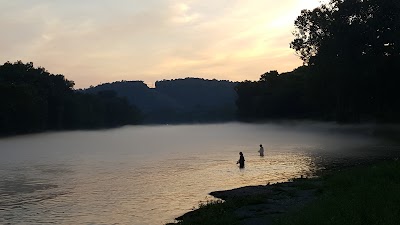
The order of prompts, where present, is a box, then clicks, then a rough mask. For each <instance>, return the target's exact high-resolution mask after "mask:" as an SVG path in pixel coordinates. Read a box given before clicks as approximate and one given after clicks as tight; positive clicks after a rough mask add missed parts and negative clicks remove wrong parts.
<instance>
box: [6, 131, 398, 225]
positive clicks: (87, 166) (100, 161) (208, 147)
mask: <svg viewBox="0 0 400 225" xmlns="http://www.w3.org/2000/svg"><path fill="white" fill-rule="evenodd" d="M371 133H372V128H371V126H368V125H363V126H358V127H350V126H348V127H338V126H336V125H332V124H300V125H295V124H284V125H277V124H262V125H252V124H240V123H229V124H213V125H180V126H168V125H165V126H130V127H123V128H119V129H112V130H102V131H74V132H59V133H45V134H38V135H27V136H20V137H13V138H3V139H0V156H1V157H0V224H138V225H154V224H164V223H166V222H171V221H173V219H174V218H175V217H177V216H179V215H181V214H183V213H185V212H187V211H189V210H190V209H192V208H193V207H195V206H197V205H198V203H199V201H202V200H206V198H209V197H208V195H207V193H209V192H211V191H216V190H224V189H231V188H236V187H241V186H245V185H259V184H266V183H268V182H270V183H274V182H281V181H287V180H288V179H291V178H295V177H300V176H301V175H306V176H311V175H313V174H314V173H315V171H318V170H321V169H324V168H328V167H334V166H335V165H341V164H346V163H354V162H356V163H357V162H367V161H371V160H376V159H381V158H392V157H396V155H398V147H396V146H395V145H390V144H387V143H385V142H383V141H381V140H378V139H376V138H373V137H372V136H371ZM259 144H263V145H264V148H265V157H263V158H260V157H259V156H258V153H257V151H258V146H259ZM239 151H242V152H243V153H244V156H245V158H246V168H245V169H243V170H239V169H238V167H237V165H236V164H235V163H236V161H237V160H238V158H239V154H238V153H239Z"/></svg>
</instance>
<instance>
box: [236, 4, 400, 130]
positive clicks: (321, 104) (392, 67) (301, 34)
mask: <svg viewBox="0 0 400 225" xmlns="http://www.w3.org/2000/svg"><path fill="white" fill-rule="evenodd" d="M295 28H296V29H295V31H294V35H295V39H294V40H293V41H292V42H291V44H290V46H291V48H293V49H294V50H296V52H297V54H298V55H299V56H300V58H301V59H302V60H303V62H304V66H302V67H299V68H297V69H295V70H294V71H292V72H289V73H282V74H278V72H276V71H270V72H268V73H265V74H263V75H261V78H260V80H259V81H258V82H250V81H245V82H242V83H240V84H239V85H238V86H237V87H236V91H237V93H238V100H237V106H238V115H239V118H240V119H242V120H253V119H276V118H282V119H283V118H296V119H304V118H309V119H321V120H335V121H338V122H362V121H377V122H399V121H400V117H399V113H400V104H399V98H400V92H399V91H398V89H399V85H400V49H399V45H400V1H398V0H331V1H330V2H329V3H327V4H323V5H321V6H320V7H318V8H315V9H313V10H303V11H302V12H301V15H300V16H299V17H298V18H297V19H296V21H295Z"/></svg>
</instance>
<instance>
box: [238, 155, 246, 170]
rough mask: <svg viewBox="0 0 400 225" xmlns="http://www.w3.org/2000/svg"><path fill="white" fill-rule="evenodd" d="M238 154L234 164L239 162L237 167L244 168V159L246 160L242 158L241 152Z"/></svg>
mask: <svg viewBox="0 0 400 225" xmlns="http://www.w3.org/2000/svg"><path fill="white" fill-rule="evenodd" d="M239 155H240V157H239V160H238V161H237V162H236V164H239V168H244V161H246V160H244V156H243V153H242V152H239Z"/></svg>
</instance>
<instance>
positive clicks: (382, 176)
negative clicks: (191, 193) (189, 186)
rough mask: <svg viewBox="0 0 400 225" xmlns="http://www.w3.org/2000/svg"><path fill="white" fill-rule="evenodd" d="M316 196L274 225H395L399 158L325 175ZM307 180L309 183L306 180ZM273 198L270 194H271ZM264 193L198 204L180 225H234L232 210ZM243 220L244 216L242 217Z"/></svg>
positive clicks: (399, 205) (398, 203)
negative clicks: (197, 207)
mask: <svg viewBox="0 0 400 225" xmlns="http://www.w3.org/2000/svg"><path fill="white" fill-rule="evenodd" d="M321 180H322V182H323V185H322V188H320V189H319V192H320V195H319V197H318V198H317V200H315V201H314V202H311V203H310V204H308V205H306V206H305V207H304V208H301V209H300V208H296V209H293V210H292V212H290V213H285V214H282V215H280V216H278V217H277V219H276V221H275V223H274V224H276V225H289V224H290V225H292V224H293V225H294V224H295V225H313V224H315V225H317V224H318V225H320V224H326V225H346V224H349V225H350V224H351V225H357V224H360V225H366V224H368V225H373V224H374V225H395V224H396V225H397V224H399V221H400V161H390V162H384V163H378V164H375V165H370V166H364V167H358V168H353V169H346V170H344V171H339V172H335V173H333V174H330V175H326V176H325V177H323V178H322V179H318V182H321ZM308 182H309V183H308ZM314 182H316V180H315V179H310V180H307V179H302V180H301V182H299V183H298V184H299V185H297V187H298V188H299V189H302V188H304V187H309V186H310V187H312V186H313V184H314ZM271 197H273V196H271ZM263 198H265V196H257V195H256V196H253V197H252V198H248V199H230V200H228V201H225V202H223V201H209V202H207V203H201V204H200V205H199V210H197V211H195V213H194V214H192V215H191V216H188V217H184V219H183V221H180V222H179V223H178V224H180V225H187V224H190V225H198V224H208V225H238V224H241V222H242V220H243V218H238V217H237V216H236V215H235V210H236V209H238V208H240V207H242V206H245V205H256V204H259V203H261V202H262V201H263V200H265V199H263ZM244 220H245V219H244Z"/></svg>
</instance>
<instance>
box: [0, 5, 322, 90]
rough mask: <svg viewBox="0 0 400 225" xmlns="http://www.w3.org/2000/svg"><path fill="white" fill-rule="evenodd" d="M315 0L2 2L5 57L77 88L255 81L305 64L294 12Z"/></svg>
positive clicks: (0, 25) (0, 20) (0, 42)
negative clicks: (295, 38) (298, 52)
mask: <svg viewBox="0 0 400 225" xmlns="http://www.w3.org/2000/svg"><path fill="white" fill-rule="evenodd" d="M316 1H317V0H282V1H279V2H276V1H272V0H270V1H257V0H249V1H241V0H230V1H228V0H219V1H209V0H202V1H200V0H189V1H184V2H183V1H178V0H147V1H139V0H136V1H132V0H130V1H129V0H119V1H107V0H86V1H78V0H71V1H51V0H37V1H28V0H26V1H24V0H14V1H0V2H1V7H0V28H1V29H2V31H5V32H3V34H2V36H1V37H0V51H1V52H2V55H1V56H0V60H1V61H7V60H10V61H15V60H18V59H21V60H24V61H33V62H34V63H35V64H36V65H39V66H44V67H46V68H47V69H48V70H49V71H50V72H53V73H62V74H64V75H65V76H66V77H67V78H68V79H71V80H74V81H75V83H76V84H77V87H87V86H89V85H96V84H98V83H102V82H110V81H114V80H121V79H125V80H145V81H146V82H148V83H149V82H154V81H155V80H158V79H164V78H166V77H165V76H171V77H170V78H174V77H173V76H175V77H182V76H185V74H186V75H187V74H192V75H193V76H195V75H198V76H202V77H205V78H217V79H232V80H244V79H253V80H258V78H259V75H260V74H262V73H263V72H265V71H268V70H270V69H278V70H279V71H281V72H283V71H288V70H291V69H293V68H294V67H296V66H298V65H300V64H301V62H300V60H299V59H297V58H296V57H295V56H294V52H293V51H292V50H290V49H289V42H290V41H291V38H292V37H291V31H292V30H293V25H292V24H293V21H294V19H293V18H295V17H296V14H297V13H299V12H300V9H301V7H302V5H299V4H300V3H302V4H304V6H306V5H307V7H309V6H310V5H313V4H316V3H315V2H316Z"/></svg>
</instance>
